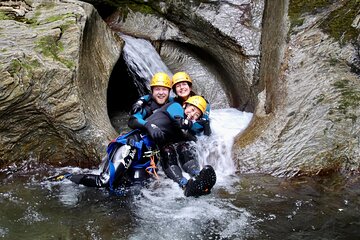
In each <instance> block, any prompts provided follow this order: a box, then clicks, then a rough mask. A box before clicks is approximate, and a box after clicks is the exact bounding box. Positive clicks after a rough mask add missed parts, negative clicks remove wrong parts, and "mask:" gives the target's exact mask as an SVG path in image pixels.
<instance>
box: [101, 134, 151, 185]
mask: <svg viewBox="0 0 360 240" xmlns="http://www.w3.org/2000/svg"><path fill="white" fill-rule="evenodd" d="M133 134H139V135H140V136H141V140H140V141H138V142H137V141H132V142H131V146H133V147H135V148H137V150H138V154H137V158H136V159H134V161H133V162H132V163H131V165H130V168H133V169H146V168H147V167H149V166H150V160H148V161H146V162H145V163H139V162H140V159H141V157H142V154H143V146H144V145H145V146H146V147H147V148H148V149H151V148H153V147H154V146H155V144H154V142H153V141H152V140H151V139H150V138H149V137H148V136H147V135H141V134H140V131H139V130H133V131H131V132H129V133H126V134H124V135H121V136H118V137H117V138H115V139H114V140H112V141H111V142H110V143H109V145H108V147H107V149H106V152H107V155H108V161H109V171H110V172H109V173H110V179H109V186H110V190H113V183H114V181H115V170H116V169H115V166H114V163H113V161H112V160H113V159H112V158H113V157H114V155H115V152H114V151H116V150H117V149H119V147H121V146H123V145H126V144H128V137H129V136H130V135H133Z"/></svg>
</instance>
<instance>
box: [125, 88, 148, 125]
mask: <svg viewBox="0 0 360 240" xmlns="http://www.w3.org/2000/svg"><path fill="white" fill-rule="evenodd" d="M150 99H151V97H150V95H145V96H143V97H141V98H140V99H139V100H138V101H137V102H139V101H142V104H141V107H140V109H139V110H137V111H136V112H135V113H134V114H132V115H131V116H130V119H129V121H128V126H129V127H130V128H132V129H145V124H146V121H145V117H146V116H147V115H148V112H147V109H146V106H147V105H148V104H149V101H150ZM135 104H136V103H135ZM135 104H134V105H135Z"/></svg>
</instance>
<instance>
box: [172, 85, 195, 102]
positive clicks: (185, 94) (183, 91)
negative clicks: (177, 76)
mask: <svg viewBox="0 0 360 240" xmlns="http://www.w3.org/2000/svg"><path fill="white" fill-rule="evenodd" d="M190 92H191V87H190V86H189V83H188V82H179V83H177V84H176V85H175V93H176V95H178V96H179V97H181V98H182V99H183V100H187V99H188V98H189V96H190Z"/></svg>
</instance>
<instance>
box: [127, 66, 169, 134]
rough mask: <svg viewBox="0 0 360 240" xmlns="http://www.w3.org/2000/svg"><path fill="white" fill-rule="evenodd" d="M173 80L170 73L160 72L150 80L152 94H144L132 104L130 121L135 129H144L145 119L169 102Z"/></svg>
mask: <svg viewBox="0 0 360 240" xmlns="http://www.w3.org/2000/svg"><path fill="white" fill-rule="evenodd" d="M171 87H172V80H171V78H170V77H169V75H168V74H166V73H164V72H158V73H156V74H154V76H153V77H152V79H151V81H150V88H151V94H149V95H145V96H142V97H141V98H140V99H139V100H138V101H136V103H135V104H134V105H133V106H132V110H131V116H130V119H129V123H128V125H129V124H130V125H131V126H132V128H133V129H144V127H145V119H146V118H147V117H149V116H150V115H151V114H152V113H153V112H154V111H155V110H156V109H158V108H160V107H161V106H163V105H164V104H166V103H168V102H169V94H170V90H171Z"/></svg>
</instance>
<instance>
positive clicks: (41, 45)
mask: <svg viewBox="0 0 360 240" xmlns="http://www.w3.org/2000/svg"><path fill="white" fill-rule="evenodd" d="M36 49H37V50H39V51H41V53H42V54H43V55H44V56H46V57H51V58H52V59H54V60H56V61H59V62H61V63H63V64H64V65H65V66H66V67H68V68H72V67H73V66H74V65H75V64H74V62H72V61H70V60H67V59H64V58H62V57H59V53H60V52H62V51H64V46H63V44H62V43H61V42H60V41H58V40H57V39H56V38H55V37H53V36H45V37H42V38H41V39H39V40H38V41H37V42H36Z"/></svg>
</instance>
